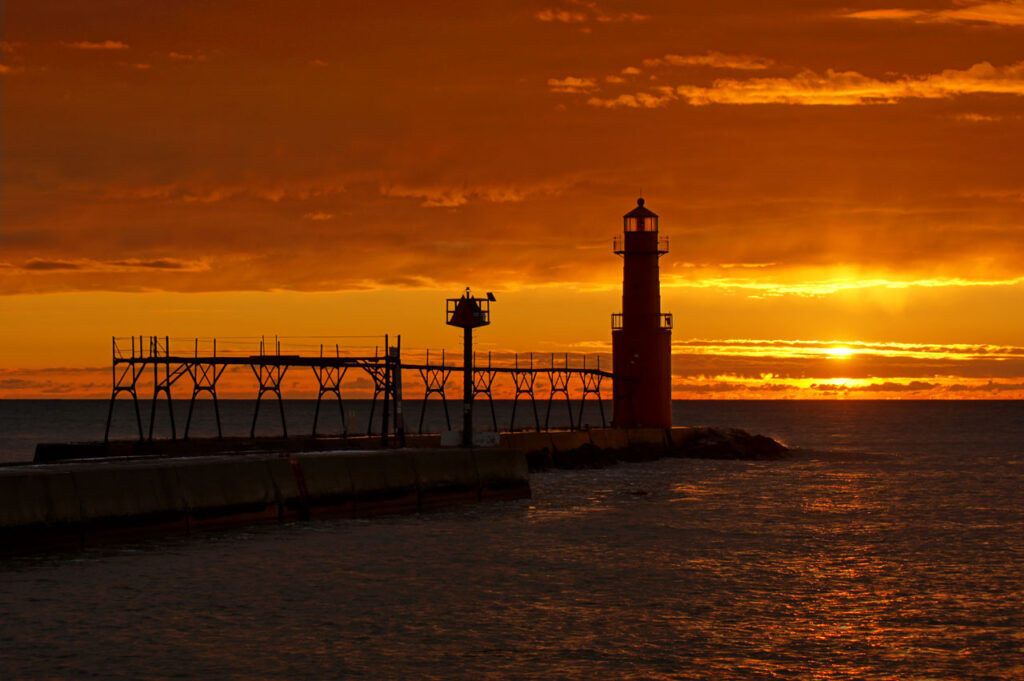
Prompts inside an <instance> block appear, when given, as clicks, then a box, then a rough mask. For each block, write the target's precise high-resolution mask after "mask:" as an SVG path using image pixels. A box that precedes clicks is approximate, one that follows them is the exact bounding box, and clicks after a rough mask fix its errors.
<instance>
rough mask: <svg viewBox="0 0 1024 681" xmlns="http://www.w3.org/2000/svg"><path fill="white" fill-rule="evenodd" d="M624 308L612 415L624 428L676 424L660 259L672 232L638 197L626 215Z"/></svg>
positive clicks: (618, 244)
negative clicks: (662, 230) (663, 231)
mask: <svg viewBox="0 0 1024 681" xmlns="http://www.w3.org/2000/svg"><path fill="white" fill-rule="evenodd" d="M614 250H615V253H616V254H618V255H620V256H622V312H621V313H616V314H613V315H612V365H613V366H612V373H613V374H614V376H615V378H614V383H613V386H612V388H613V398H612V399H613V408H614V415H613V417H612V421H613V423H614V425H615V426H616V427H619V428H636V427H652V428H668V427H670V426H671V425H672V315H671V314H664V313H662V311H661V281H660V278H659V276H658V259H659V258H661V256H663V255H664V254H665V253H668V238H667V237H662V236H659V235H658V216H657V215H656V214H655V213H653V212H652V211H651V210H649V209H648V208H647V207H645V206H644V200H643V199H637V201H636V208H634V209H633V210H631V211H629V212H628V213H626V214H625V215H624V216H623V218H622V236H620V237H616V238H615V242H614Z"/></svg>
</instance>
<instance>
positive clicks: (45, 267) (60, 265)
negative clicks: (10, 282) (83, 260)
mask: <svg viewBox="0 0 1024 681" xmlns="http://www.w3.org/2000/svg"><path fill="white" fill-rule="evenodd" d="M22 269H24V270H28V271H30V272H53V271H57V270H80V269H82V265H81V264H80V263H75V262H70V261H68V260H41V259H38V258H34V259H32V260H29V261H28V262H26V263H25V264H24V265H22Z"/></svg>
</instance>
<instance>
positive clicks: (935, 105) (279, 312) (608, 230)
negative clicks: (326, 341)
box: [0, 0, 1024, 398]
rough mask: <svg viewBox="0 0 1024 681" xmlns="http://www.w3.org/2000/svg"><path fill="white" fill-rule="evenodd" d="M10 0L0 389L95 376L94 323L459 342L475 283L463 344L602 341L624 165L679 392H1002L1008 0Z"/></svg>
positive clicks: (1016, 378) (1023, 190) (1018, 126)
mask: <svg viewBox="0 0 1024 681" xmlns="http://www.w3.org/2000/svg"><path fill="white" fill-rule="evenodd" d="M4 7H5V10H6V16H5V17H4V18H3V20H4V25H3V35H2V39H3V43H2V45H0V92H2V109H3V121H2V140H0V145H2V148H0V159H2V161H0V164H2V165H0V322H2V323H0V397H45V396H55V395H65V396H97V397H102V396H105V395H106V394H108V392H109V352H110V337H111V336H112V335H119V336H120V335H130V334H133V333H134V334H139V333H142V334H160V335H163V334H168V335H171V336H178V337H190V336H194V335H199V336H214V335H217V336H246V337H254V336H259V335H261V334H267V335H273V334H275V333H276V334H281V335H284V336H340V335H370V334H383V333H385V332H389V333H392V334H396V333H401V334H402V337H403V343H404V344H405V346H406V347H408V348H410V349H412V350H415V349H419V348H426V347H434V348H439V347H441V346H447V347H449V348H456V347H457V346H458V340H459V339H458V335H457V334H456V333H453V332H452V330H450V329H448V328H447V327H445V326H444V324H443V311H444V298H446V297H448V296H450V295H456V294H458V293H459V292H460V291H461V290H462V289H463V287H465V286H467V285H470V286H473V287H474V289H475V290H478V291H481V292H482V291H486V290H493V291H495V292H496V293H497V294H498V302H497V303H496V304H495V307H494V312H493V318H494V324H493V325H492V326H491V327H489V328H488V329H486V330H484V331H482V332H480V333H479V334H478V339H479V343H478V347H479V349H480V350H508V349H519V350H538V351H544V352H550V351H576V352H583V351H587V352H592V353H601V352H604V353H607V350H608V346H609V344H610V327H609V315H610V313H611V312H614V311H617V310H618V307H619V300H618V295H619V293H618V289H619V284H620V280H621V269H620V268H621V261H620V260H619V259H618V258H617V257H615V256H614V255H613V254H612V253H611V247H610V246H611V237H612V236H613V235H614V234H615V233H617V232H618V231H619V230H620V229H621V218H620V216H621V215H622V214H623V213H625V212H626V211H628V210H629V209H630V208H631V207H632V206H633V205H634V201H635V198H636V197H637V196H639V195H640V193H641V192H642V193H643V195H644V196H645V197H646V198H647V201H648V206H649V207H650V208H652V209H653V210H654V211H655V212H657V213H659V214H660V215H661V216H662V221H661V227H662V231H663V232H664V233H665V234H666V235H667V236H669V238H670V239H671V252H670V253H669V254H668V255H667V256H665V258H663V260H662V275H663V276H662V281H663V308H664V309H665V310H666V311H671V312H673V313H674V314H675V331H674V336H673V337H674V340H675V347H674V353H675V358H674V367H675V373H676V376H675V379H674V391H675V395H676V397H679V398H686V397H700V398H703V397H885V398H889V397H963V398H970V397H973V398H993V397H996V398H1006V397H1024V316H1022V314H1021V310H1022V309H1024V304H1022V303H1024V295H1022V293H1024V238H1022V237H1024V229H1022V224H1024V163H1022V162H1021V149H1024V2H1021V1H1020V0H1014V1H977V0H953V1H949V2H937V1H933V2H921V1H913V0H908V1H906V2H903V1H895V2H886V1H885V0H877V1H873V2H850V1H846V2H828V1H824V0H822V1H819V0H815V1H813V2H810V1H806V0H805V1H796V0H791V1H789V2H771V1H766V0H758V1H755V0H749V1H741V0H736V1H715V2H711V1H708V2H688V3H679V2H673V1H668V0H666V1H652V2H642V1H639V0H638V1H635V2H612V1H609V0H606V1H602V2H587V1H575V2H573V1H570V2H547V1H541V2H536V3H529V2H519V1H517V2H486V3H480V2H454V1H453V2H436V3H423V2H418V3H408V2H377V3H346V2H330V1H326V0H324V1H311V0H292V1H290V2H287V3H284V2H278V1H276V0H275V1H273V2H269V1H263V0H247V1H246V2H215V3H211V2H206V1H203V2H198V1H195V2H189V1H187V0H174V1H171V0H147V2H121V1H113V0H87V1H86V0H82V1H77V2H76V1H63V2H57V1H52V0H31V1H30V0H12V1H10V2H6V3H4ZM844 348H845V349H844ZM105 367H107V368H105ZM311 380H312V379H311V377H306V376H300V377H295V382H294V384H292V386H291V388H292V390H293V391H296V392H295V393H294V394H295V395H296V396H297V395H298V394H299V393H302V391H306V392H308V390H309V389H310V388H311V386H310V385H309V383H310V382H311ZM247 381H248V382H247ZM250 382H251V379H248V378H247V377H246V376H244V375H242V374H241V373H240V374H239V375H238V376H237V381H236V384H237V391H238V393H237V394H238V395H248V394H249V393H250V392H254V387H253V386H251V385H249V383H250ZM233 385H235V384H233ZM312 387H313V389H314V390H315V383H314V384H313V386H312Z"/></svg>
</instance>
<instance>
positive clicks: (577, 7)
mask: <svg viewBox="0 0 1024 681" xmlns="http://www.w3.org/2000/svg"><path fill="white" fill-rule="evenodd" d="M533 16H534V17H535V18H536V19H537V20H538V21H543V22H545V23H552V22H555V23H562V24H586V23H590V22H598V23H613V22H620V21H631V22H632V21H646V20H647V19H650V18H651V17H650V15H648V14H640V13H639V12H619V13H618V14H608V13H607V12H605V11H604V10H603V9H601V7H600V6H599V5H598V4H597V3H596V2H592V1H591V0H569V2H567V3H566V5H564V6H563V7H558V8H546V9H542V10H540V11H539V12H537V13H536V14H534V15H533Z"/></svg>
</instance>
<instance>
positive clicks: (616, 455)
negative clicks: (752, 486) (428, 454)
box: [501, 427, 791, 471]
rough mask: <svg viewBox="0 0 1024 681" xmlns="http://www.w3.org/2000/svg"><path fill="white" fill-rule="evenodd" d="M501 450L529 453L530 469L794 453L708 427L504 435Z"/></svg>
mask: <svg viewBox="0 0 1024 681" xmlns="http://www.w3.org/2000/svg"><path fill="white" fill-rule="evenodd" d="M501 446H502V447H514V448H516V449H521V450H522V451H524V452H525V453H526V457H527V460H528V461H529V464H530V470H531V471H542V470H547V469H550V468H601V467H604V466H611V465H614V464H616V463H618V462H620V461H654V460H656V459H661V458H665V457H675V458H697V459H747V460H776V459H783V458H787V457H788V456H790V454H791V452H790V450H789V448H787V447H786V446H785V445H783V444H781V443H779V442H777V441H775V440H773V439H771V438H770V437H765V436H764V435H751V434H750V433H747V432H746V431H743V430H739V429H736V428H708V427H699V428H635V429H634V428H630V429H618V428H600V429H590V430H579V431H553V432H547V433H525V432H524V433H503V434H502V436H501Z"/></svg>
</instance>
